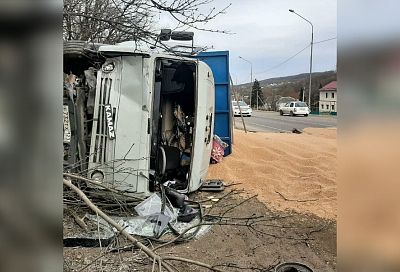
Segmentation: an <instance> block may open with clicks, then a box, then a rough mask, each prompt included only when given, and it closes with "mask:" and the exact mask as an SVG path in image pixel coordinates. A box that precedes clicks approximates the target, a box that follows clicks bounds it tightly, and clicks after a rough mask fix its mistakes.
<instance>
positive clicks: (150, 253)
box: [63, 179, 224, 272]
mask: <svg viewBox="0 0 400 272" xmlns="http://www.w3.org/2000/svg"><path fill="white" fill-rule="evenodd" d="M63 184H64V185H65V186H67V187H68V188H70V189H71V190H73V191H74V192H75V193H76V194H77V195H78V196H79V197H80V198H81V199H82V200H83V202H85V203H86V205H87V206H88V207H89V208H90V209H91V210H92V211H94V212H95V213H96V214H98V215H99V216H100V217H101V218H103V219H104V220H105V221H106V222H107V223H109V224H110V225H111V226H113V227H114V228H116V229H117V230H118V231H119V233H120V234H122V235H123V236H125V237H126V238H127V239H128V240H129V241H131V242H132V243H133V244H134V245H135V246H136V247H138V248H139V249H141V250H142V251H143V252H144V253H145V254H146V255H147V256H148V257H150V258H151V259H152V260H153V261H154V263H156V262H157V263H158V264H159V266H160V267H161V266H162V267H163V268H165V270H167V271H168V272H174V269H173V268H172V266H170V265H168V264H167V263H166V262H164V260H176V261H181V262H186V263H190V264H195V265H197V266H202V267H205V268H208V269H210V270H211V271H216V272H224V270H221V269H218V268H213V267H212V266H211V265H208V264H205V263H202V262H198V261H194V260H190V259H185V258H181V257H175V256H167V257H164V258H163V257H161V256H160V255H158V254H157V253H155V251H154V250H151V249H150V248H148V247H147V246H145V245H144V244H142V243H141V242H140V241H139V240H137V239H136V238H134V237H133V236H132V235H130V234H129V233H128V232H127V231H126V230H125V229H124V228H123V227H122V226H120V225H119V224H118V223H117V222H115V221H114V220H113V219H111V218H110V217H109V216H108V215H106V214H105V213H104V212H103V211H102V210H100V209H99V208H98V207H97V206H96V205H95V204H93V203H92V201H90V199H89V198H88V197H87V196H86V195H85V193H84V192H82V191H81V190H80V189H79V188H78V187H76V186H75V185H74V184H72V182H71V181H70V180H66V179H63Z"/></svg>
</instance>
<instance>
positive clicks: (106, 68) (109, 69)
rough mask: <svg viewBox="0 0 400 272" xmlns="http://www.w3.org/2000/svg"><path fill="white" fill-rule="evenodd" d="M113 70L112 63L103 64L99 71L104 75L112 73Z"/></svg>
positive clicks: (113, 65)
mask: <svg viewBox="0 0 400 272" xmlns="http://www.w3.org/2000/svg"><path fill="white" fill-rule="evenodd" d="M114 69H115V64H114V62H109V63H105V64H104V65H103V67H101V70H102V71H103V72H104V73H110V72H112V71H114Z"/></svg>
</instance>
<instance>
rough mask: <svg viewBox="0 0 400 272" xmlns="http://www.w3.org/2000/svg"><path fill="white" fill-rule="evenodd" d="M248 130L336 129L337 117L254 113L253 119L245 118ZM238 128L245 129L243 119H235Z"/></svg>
mask: <svg viewBox="0 0 400 272" xmlns="http://www.w3.org/2000/svg"><path fill="white" fill-rule="evenodd" d="M243 119H244V121H245V123H246V128H247V129H248V130H250V131H267V132H291V131H292V130H293V128H296V129H298V130H303V129H304V128H307V127H315V128H325V127H336V125H337V117H336V116H325V115H323V116H319V115H309V116H308V117H304V116H294V117H292V116H289V115H283V116H280V115H279V112H266V111H253V116H252V117H243ZM235 122H236V127H237V128H239V129H243V125H242V119H241V118H240V117H235Z"/></svg>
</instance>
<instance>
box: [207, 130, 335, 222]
mask: <svg viewBox="0 0 400 272" xmlns="http://www.w3.org/2000/svg"><path fill="white" fill-rule="evenodd" d="M336 151H337V144H336V129H335V128H322V129H320V128H307V129H305V130H304V133H302V134H290V133H263V132H257V133H247V134H245V133H244V132H243V131H241V130H235V132H234V145H233V154H232V155H230V156H228V157H226V158H225V159H224V160H223V161H222V162H221V163H219V164H215V165H211V166H210V168H209V172H208V178H221V179H224V180H225V182H226V183H227V184H229V183H241V184H239V185H237V187H238V188H244V189H246V191H248V192H251V193H255V194H258V198H259V200H260V201H262V202H264V203H265V204H266V205H267V206H268V207H269V208H272V209H276V210H294V211H296V212H301V213H312V214H315V215H317V216H320V217H323V218H329V219H335V218H336V215H337V206H336V205H337V203H336V202H337V194H336V189H337V184H336V170H337V160H336Z"/></svg>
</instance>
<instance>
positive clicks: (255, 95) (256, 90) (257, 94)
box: [251, 79, 264, 107]
mask: <svg viewBox="0 0 400 272" xmlns="http://www.w3.org/2000/svg"><path fill="white" fill-rule="evenodd" d="M259 98H261V99H263V98H264V96H263V94H262V92H261V87H260V83H259V82H258V80H257V79H255V80H254V83H253V86H252V89H251V106H252V107H254V106H256V105H257V99H258V103H259V105H262V102H261V101H260V99H259Z"/></svg>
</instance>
